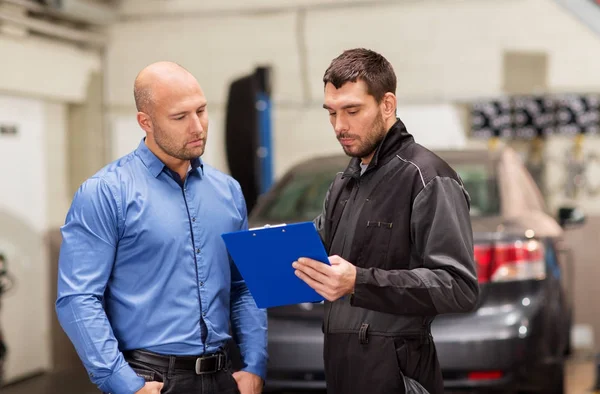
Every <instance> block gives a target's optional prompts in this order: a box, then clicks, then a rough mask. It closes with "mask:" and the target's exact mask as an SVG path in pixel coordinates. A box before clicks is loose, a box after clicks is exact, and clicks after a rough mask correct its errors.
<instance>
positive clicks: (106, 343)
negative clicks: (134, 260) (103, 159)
mask: <svg viewBox="0 0 600 394" xmlns="http://www.w3.org/2000/svg"><path fill="white" fill-rule="evenodd" d="M119 216H120V215H119V203H118V201H117V199H116V198H115V195H114V194H113V193H112V192H111V190H110V188H109V186H108V184H107V183H106V182H105V181H104V180H102V179H100V178H91V179H89V180H87V181H86V182H85V183H84V184H83V185H82V186H81V187H80V188H79V190H78V191H77V193H76V194H75V197H74V199H73V203H72V205H71V208H70V209H69V212H68V213H67V218H66V221H65V224H64V226H62V228H61V233H62V244H61V248H60V256H59V263H58V297H57V300H56V313H57V317H58V320H59V322H60V324H61V326H62V328H63V329H64V331H65V333H66V334H67V336H68V337H69V339H70V340H71V342H72V343H73V345H74V346H75V349H76V351H77V353H78V355H79V357H80V358H81V360H82V362H83V364H84V366H85V368H86V370H87V372H88V374H89V376H90V379H91V380H92V382H93V383H94V384H96V385H97V386H98V388H99V389H100V390H101V391H103V392H107V393H112V394H133V393H135V392H136V391H138V390H140V389H141V388H142V387H143V386H144V384H145V383H144V379H143V378H141V377H139V376H137V374H136V373H135V372H134V371H133V369H131V367H130V366H129V365H128V364H127V362H126V361H125V359H124V357H123V354H122V353H121V352H120V351H119V345H118V342H117V339H116V338H115V336H114V334H113V331H112V328H111V325H110V322H109V320H108V318H107V316H106V313H105V311H104V308H103V304H102V301H103V295H104V290H105V288H106V284H107V282H108V280H109V277H110V274H111V271H112V267H113V264H114V259H115V253H116V245H117V242H118V239H119Z"/></svg>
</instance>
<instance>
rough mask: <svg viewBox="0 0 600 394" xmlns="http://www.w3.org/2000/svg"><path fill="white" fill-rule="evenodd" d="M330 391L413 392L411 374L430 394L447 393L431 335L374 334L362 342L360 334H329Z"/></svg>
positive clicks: (326, 351) (327, 367)
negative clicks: (409, 386)
mask: <svg viewBox="0 0 600 394" xmlns="http://www.w3.org/2000/svg"><path fill="white" fill-rule="evenodd" d="M324 356H325V377H326V380H327V393H328V394H349V393H368V394H411V392H408V393H407V392H406V391H405V389H404V378H403V376H407V377H409V378H411V379H414V380H415V381H417V382H419V383H420V384H421V385H422V386H423V387H424V388H425V389H426V390H427V391H428V392H429V393H430V394H443V393H444V381H443V379H442V372H441V369H440V365H439V363H438V359H437V353H436V349H435V344H434V343H433V339H432V338H431V336H430V335H424V336H422V337H418V338H400V337H396V338H395V337H388V336H378V335H371V336H369V338H368V342H367V341H363V343H361V342H360V341H359V337H358V335H357V334H356V333H352V334H348V333H339V334H338V333H336V334H328V335H326V337H325V348H324Z"/></svg>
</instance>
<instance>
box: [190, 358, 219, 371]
mask: <svg viewBox="0 0 600 394" xmlns="http://www.w3.org/2000/svg"><path fill="white" fill-rule="evenodd" d="M215 357H217V360H216V362H215V367H214V368H212V369H211V370H209V371H202V361H208V360H209V359H214V358H215ZM220 367H221V359H220V358H219V357H218V356H210V357H198V358H197V359H196V367H195V369H196V375H205V374H209V373H215V372H217V371H218V370H219V368H220Z"/></svg>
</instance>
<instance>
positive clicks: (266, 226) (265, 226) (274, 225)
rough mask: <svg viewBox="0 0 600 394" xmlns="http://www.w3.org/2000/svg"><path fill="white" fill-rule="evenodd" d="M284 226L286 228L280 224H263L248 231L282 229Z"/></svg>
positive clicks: (283, 224)
mask: <svg viewBox="0 0 600 394" xmlns="http://www.w3.org/2000/svg"><path fill="white" fill-rule="evenodd" d="M284 226H287V224H285V223H281V224H265V225H264V226H262V227H253V228H249V229H248V231H254V230H262V229H265V228H273V227H284Z"/></svg>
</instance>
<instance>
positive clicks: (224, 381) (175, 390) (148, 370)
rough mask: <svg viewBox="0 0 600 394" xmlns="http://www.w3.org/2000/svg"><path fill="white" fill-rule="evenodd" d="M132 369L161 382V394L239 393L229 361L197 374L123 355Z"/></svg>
mask: <svg viewBox="0 0 600 394" xmlns="http://www.w3.org/2000/svg"><path fill="white" fill-rule="evenodd" d="M125 359H126V360H127V362H128V363H129V365H130V366H131V368H133V370H134V371H135V372H136V373H137V374H138V375H139V376H141V377H143V378H144V379H145V380H146V381H147V382H150V381H158V382H163V383H164V387H163V389H162V391H161V394H191V393H193V394H239V393H240V392H239V390H238V386H237V383H236V381H235V379H234V378H233V376H232V370H231V362H230V361H229V362H228V363H227V366H226V367H225V368H223V369H221V370H220V371H216V372H212V373H205V374H201V375H197V374H196V372H195V371H193V370H190V369H187V370H183V369H176V368H174V367H173V366H172V363H171V364H170V365H169V366H157V365H154V364H149V363H146V362H142V361H140V360H137V359H134V358H132V357H129V356H128V355H127V354H126V355H125Z"/></svg>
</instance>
